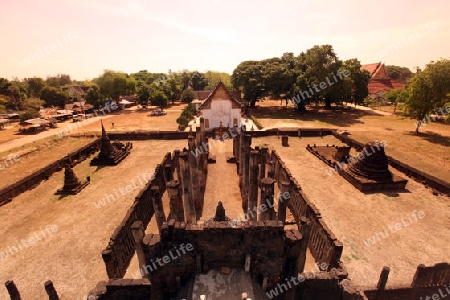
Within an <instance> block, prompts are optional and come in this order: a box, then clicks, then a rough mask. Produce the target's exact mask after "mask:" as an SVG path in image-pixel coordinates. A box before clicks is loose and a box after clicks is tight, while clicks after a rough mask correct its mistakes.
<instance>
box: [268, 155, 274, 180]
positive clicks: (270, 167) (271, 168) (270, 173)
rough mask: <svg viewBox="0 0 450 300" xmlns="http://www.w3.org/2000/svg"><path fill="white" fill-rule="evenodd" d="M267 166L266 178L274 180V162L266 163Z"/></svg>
mask: <svg viewBox="0 0 450 300" xmlns="http://www.w3.org/2000/svg"><path fill="white" fill-rule="evenodd" d="M267 165H268V170H267V177H269V178H272V179H274V178H275V162H274V161H272V160H271V161H269V162H268V163H267Z"/></svg>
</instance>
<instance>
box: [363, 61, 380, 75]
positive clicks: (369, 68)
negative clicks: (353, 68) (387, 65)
mask: <svg viewBox="0 0 450 300" xmlns="http://www.w3.org/2000/svg"><path fill="white" fill-rule="evenodd" d="M380 65H381V63H375V64H368V65H362V66H361V70H367V71H369V73H370V76H373V74H375V72H376V71H377V70H378V68H379V67H380Z"/></svg>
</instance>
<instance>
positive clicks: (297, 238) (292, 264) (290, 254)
mask: <svg viewBox="0 0 450 300" xmlns="http://www.w3.org/2000/svg"><path fill="white" fill-rule="evenodd" d="M284 245H285V248H284V249H285V250H284V255H283V256H284V259H283V271H282V274H283V276H282V280H281V282H285V281H286V280H291V278H292V277H298V265H297V261H298V257H299V255H300V253H301V245H302V236H301V234H300V232H298V230H287V231H286V232H285V244H284ZM295 290H296V289H295V288H290V289H287V290H286V292H285V295H284V297H283V299H286V300H294V299H295Z"/></svg>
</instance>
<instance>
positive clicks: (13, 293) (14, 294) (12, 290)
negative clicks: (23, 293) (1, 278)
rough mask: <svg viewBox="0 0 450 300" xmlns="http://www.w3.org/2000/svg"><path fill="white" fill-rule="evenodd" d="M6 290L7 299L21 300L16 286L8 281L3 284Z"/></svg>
mask: <svg viewBox="0 0 450 300" xmlns="http://www.w3.org/2000/svg"><path fill="white" fill-rule="evenodd" d="M5 286H6V289H7V290H8V294H9V297H10V298H11V300H21V299H22V298H21V297H20V293H19V290H18V289H17V286H16V284H15V283H14V281H12V280H8V281H7V282H5Z"/></svg>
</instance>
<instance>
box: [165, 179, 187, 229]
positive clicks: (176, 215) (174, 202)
mask: <svg viewBox="0 0 450 300" xmlns="http://www.w3.org/2000/svg"><path fill="white" fill-rule="evenodd" d="M167 193H168V194H169V199H170V202H169V205H170V214H169V218H168V219H169V220H170V219H174V220H175V221H177V222H184V209H183V199H182V198H181V188H180V183H179V182H178V180H172V181H170V182H169V184H168V185H167Z"/></svg>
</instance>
